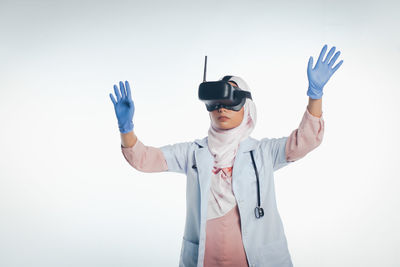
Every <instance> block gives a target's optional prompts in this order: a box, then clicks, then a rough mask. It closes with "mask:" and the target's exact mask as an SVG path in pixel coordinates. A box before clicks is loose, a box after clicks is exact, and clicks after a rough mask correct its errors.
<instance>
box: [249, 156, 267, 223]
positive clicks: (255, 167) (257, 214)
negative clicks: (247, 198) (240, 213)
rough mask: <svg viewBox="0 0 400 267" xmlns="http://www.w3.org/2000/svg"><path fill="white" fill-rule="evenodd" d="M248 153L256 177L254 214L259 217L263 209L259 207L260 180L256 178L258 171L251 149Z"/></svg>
mask: <svg viewBox="0 0 400 267" xmlns="http://www.w3.org/2000/svg"><path fill="white" fill-rule="evenodd" d="M250 155H251V161H253V166H254V171H255V172H256V178H257V207H256V208H255V209H254V214H255V215H256V218H257V219H259V218H261V217H262V216H264V209H263V208H261V200H260V181H259V179H258V171H257V166H256V162H255V160H254V156H253V150H251V151H250Z"/></svg>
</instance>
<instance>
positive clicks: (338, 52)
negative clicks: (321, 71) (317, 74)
mask: <svg viewBox="0 0 400 267" xmlns="http://www.w3.org/2000/svg"><path fill="white" fill-rule="evenodd" d="M339 55H340V51H337V52H336V54H335V55H334V56H333V58H332V59H331V61H330V62H329V63H328V66H329V67H332V66H333V64H335V61H336V59H337V58H338V57H339Z"/></svg>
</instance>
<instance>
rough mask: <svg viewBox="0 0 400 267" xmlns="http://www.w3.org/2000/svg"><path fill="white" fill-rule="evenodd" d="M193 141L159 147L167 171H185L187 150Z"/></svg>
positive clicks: (187, 156)
mask: <svg viewBox="0 0 400 267" xmlns="http://www.w3.org/2000/svg"><path fill="white" fill-rule="evenodd" d="M192 144H193V142H183V143H176V144H173V145H166V146H163V147H160V149H161V151H162V153H163V154H164V158H165V160H166V162H167V165H168V171H169V172H178V173H187V166H188V159H189V151H190V147H191V145H192Z"/></svg>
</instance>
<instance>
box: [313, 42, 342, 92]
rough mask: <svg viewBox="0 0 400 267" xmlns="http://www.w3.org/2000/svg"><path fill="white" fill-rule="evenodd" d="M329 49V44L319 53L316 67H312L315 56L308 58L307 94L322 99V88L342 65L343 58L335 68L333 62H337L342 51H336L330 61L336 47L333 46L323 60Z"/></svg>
mask: <svg viewBox="0 0 400 267" xmlns="http://www.w3.org/2000/svg"><path fill="white" fill-rule="evenodd" d="M326 49H327V45H324V47H323V48H322V50H321V53H320V55H319V58H318V61H317V64H315V68H312V65H313V57H310V59H309V60H308V68H307V76H308V91H307V95H308V96H309V97H311V98H312V99H320V98H321V97H322V95H323V92H322V88H323V87H324V85H325V84H326V83H327V82H328V80H329V78H331V76H332V75H333V74H334V73H335V71H336V70H337V69H338V68H339V67H340V65H342V63H343V60H341V61H340V62H339V63H338V64H336V66H335V67H334V68H332V66H333V64H335V61H336V59H337V58H338V57H339V55H340V51H338V52H336V54H335V56H334V57H333V58H332V59H331V60H330V61H329V59H330V58H331V57H332V55H333V53H334V52H335V47H332V48H331V50H329V52H328V55H327V56H326V58H325V60H324V61H322V58H323V57H324V55H325V52H326Z"/></svg>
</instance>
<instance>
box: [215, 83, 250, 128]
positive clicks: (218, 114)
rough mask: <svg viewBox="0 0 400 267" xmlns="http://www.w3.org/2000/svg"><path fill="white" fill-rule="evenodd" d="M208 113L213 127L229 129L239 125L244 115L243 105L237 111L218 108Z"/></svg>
mask: <svg viewBox="0 0 400 267" xmlns="http://www.w3.org/2000/svg"><path fill="white" fill-rule="evenodd" d="M229 83H230V84H232V85H233V86H235V87H237V85H236V84H235V83H233V82H229ZM209 113H210V119H211V123H212V124H213V126H214V127H215V128H218V129H222V130H229V129H232V128H235V127H237V126H239V125H240V123H242V120H243V116H244V106H243V107H242V108H241V109H240V110H239V111H234V110H229V109H225V108H220V109H217V110H213V111H211V112H209ZM224 117H226V118H224Z"/></svg>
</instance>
